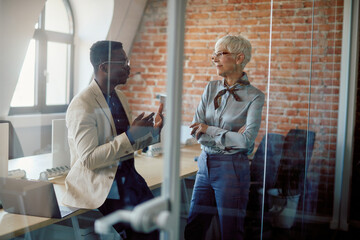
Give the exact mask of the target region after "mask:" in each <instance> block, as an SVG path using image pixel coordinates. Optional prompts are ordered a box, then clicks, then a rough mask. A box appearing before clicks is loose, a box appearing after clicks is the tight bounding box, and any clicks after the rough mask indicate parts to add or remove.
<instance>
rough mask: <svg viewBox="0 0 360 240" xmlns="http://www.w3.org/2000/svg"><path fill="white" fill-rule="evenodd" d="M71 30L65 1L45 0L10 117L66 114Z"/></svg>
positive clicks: (21, 73)
mask: <svg viewBox="0 0 360 240" xmlns="http://www.w3.org/2000/svg"><path fill="white" fill-rule="evenodd" d="M73 40H74V27H73V16H72V11H71V7H70V4H69V1H68V0H47V1H46V4H45V7H44V9H43V11H42V12H41V14H40V17H39V21H38V22H37V23H36V25H35V32H34V36H33V39H32V40H31V41H30V43H29V46H28V50H27V53H26V57H25V60H24V63H23V66H22V69H21V72H20V75H19V79H18V83H17V86H16V89H15V92H14V95H13V98H12V100H11V104H10V112H9V115H15V114H33V113H55V112H65V111H66V108H67V106H68V104H69V102H70V99H71V97H72V66H73Z"/></svg>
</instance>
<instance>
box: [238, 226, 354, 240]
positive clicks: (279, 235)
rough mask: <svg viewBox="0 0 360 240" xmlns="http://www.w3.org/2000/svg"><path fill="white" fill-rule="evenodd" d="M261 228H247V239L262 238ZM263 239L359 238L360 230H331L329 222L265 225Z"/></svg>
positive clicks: (328, 239) (335, 239)
mask: <svg viewBox="0 0 360 240" xmlns="http://www.w3.org/2000/svg"><path fill="white" fill-rule="evenodd" d="M260 232H261V231H260V228H253V229H251V230H250V229H247V234H246V238H245V239H249V240H253V239H254V240H255V239H261V234H260ZM262 239H263V240H267V239H276V240H285V239H294V240H304V239H321V240H322V239H325V240H355V239H356V240H359V239H360V230H359V229H355V228H350V229H349V231H347V232H344V231H337V230H331V229H330V228H329V224H328V223H322V224H320V223H316V224H315V223H312V224H304V225H301V224H295V225H294V226H293V227H292V228H290V229H280V228H273V227H271V226H270V225H264V228H263V234H262Z"/></svg>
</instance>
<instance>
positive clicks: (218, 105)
mask: <svg viewBox="0 0 360 240" xmlns="http://www.w3.org/2000/svg"><path fill="white" fill-rule="evenodd" d="M250 58H251V44H250V42H249V41H248V40H247V39H245V38H243V37H241V36H225V37H223V38H221V39H219V40H218V41H217V42H216V44H215V52H214V54H213V55H212V61H213V63H214V65H215V66H216V70H217V74H218V75H219V76H221V77H223V79H222V80H216V81H211V82H209V84H208V85H207V86H206V88H205V91H204V93H203V95H202V98H201V101H200V104H199V106H198V108H197V110H196V112H195V116H194V120H193V124H192V125H191V126H190V128H192V132H191V134H192V135H193V136H194V137H195V138H196V139H197V140H198V142H199V143H200V144H201V147H202V153H201V155H200V157H199V158H198V166H199V171H198V173H197V175H196V180H195V186H194V192H193V197H192V200H191V206H190V213H189V218H188V223H187V226H186V228H185V238H186V239H187V240H188V239H205V234H206V231H207V229H208V227H209V225H210V223H211V219H212V216H214V215H216V214H217V215H218V216H219V220H220V235H221V239H223V240H225V239H232V240H233V239H243V237H244V218H245V214H246V205H247V202H248V193H249V186H250V170H249V161H248V158H247V155H248V154H249V153H251V152H252V151H253V148H254V142H255V138H256V136H257V134H258V131H259V128H260V123H261V112H262V107H263V105H264V94H263V93H262V92H261V91H260V90H259V89H257V88H255V87H254V86H252V85H251V84H250V83H249V80H248V77H247V75H246V73H245V72H244V71H243V70H244V67H245V65H246V64H247V63H248V62H249V61H250Z"/></svg>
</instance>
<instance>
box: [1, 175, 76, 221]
mask: <svg viewBox="0 0 360 240" xmlns="http://www.w3.org/2000/svg"><path fill="white" fill-rule="evenodd" d="M0 200H1V202H2V205H3V208H4V210H5V211H6V212H9V213H16V214H22V215H30V216H38V217H47V218H63V217H66V216H67V215H69V214H71V213H73V212H75V211H77V210H78V208H72V207H66V206H59V204H58V202H57V199H56V195H55V191H54V186H53V184H52V183H51V182H45V181H33V180H25V179H13V178H4V177H0Z"/></svg>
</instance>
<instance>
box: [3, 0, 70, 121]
mask: <svg viewBox="0 0 360 240" xmlns="http://www.w3.org/2000/svg"><path fill="white" fill-rule="evenodd" d="M63 3H64V5H65V7H66V10H67V12H68V16H69V22H70V24H71V32H70V33H61V32H54V31H48V30H45V7H44V9H43V10H42V11H41V14H40V17H39V21H38V28H37V29H35V32H34V36H33V39H34V40H35V66H34V67H35V86H34V87H35V94H34V95H35V96H34V100H35V104H34V106H30V107H10V110H9V115H20V114H47V113H62V112H66V109H67V107H68V104H69V102H70V100H71V99H72V97H73V85H74V83H73V76H74V32H75V29H74V21H73V19H74V16H73V12H72V9H71V6H70V2H69V0H63ZM48 42H56V43H65V44H69V45H70V56H69V59H68V61H69V64H68V65H69V72H68V74H69V79H68V83H67V86H68V89H67V92H66V94H67V96H66V102H67V103H66V104H63V105H46V76H45V72H46V69H47V43H48Z"/></svg>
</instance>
